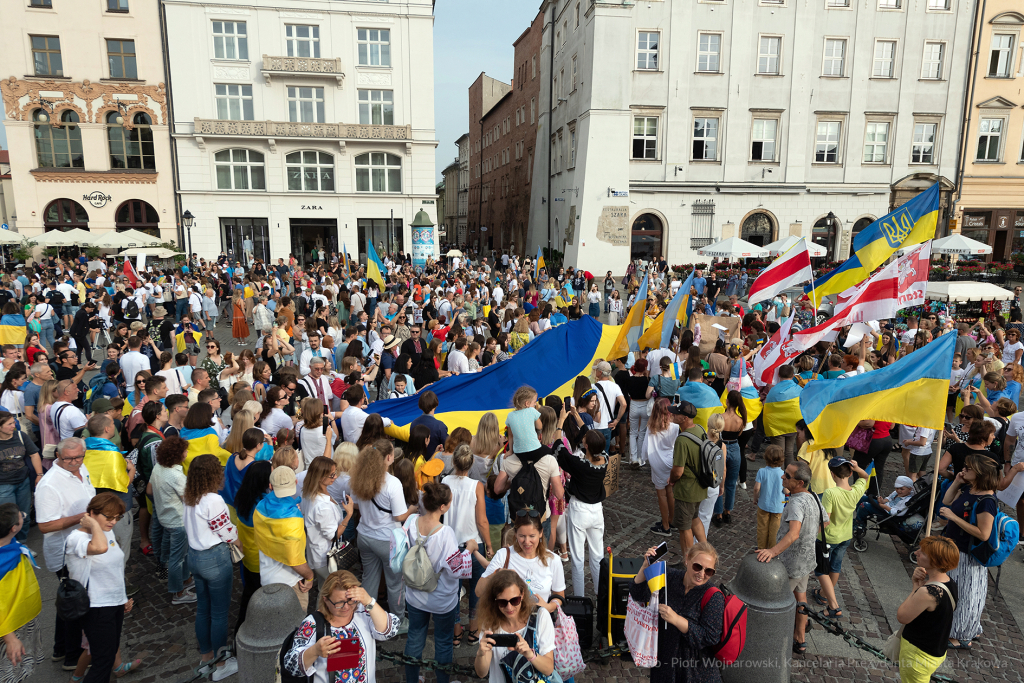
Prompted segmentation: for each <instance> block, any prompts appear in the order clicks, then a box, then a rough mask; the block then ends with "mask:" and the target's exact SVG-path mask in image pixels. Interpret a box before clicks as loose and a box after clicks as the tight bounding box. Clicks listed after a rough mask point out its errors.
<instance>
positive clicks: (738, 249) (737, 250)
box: [697, 237, 768, 258]
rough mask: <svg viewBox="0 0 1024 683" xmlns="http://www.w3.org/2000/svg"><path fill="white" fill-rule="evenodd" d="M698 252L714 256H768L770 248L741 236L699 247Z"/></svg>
mask: <svg viewBox="0 0 1024 683" xmlns="http://www.w3.org/2000/svg"><path fill="white" fill-rule="evenodd" d="M697 253H698V254H700V255H701V256H710V257H712V258H766V257H767V256H768V249H766V248H765V247H759V246H757V245H756V244H751V243H750V242H747V241H746V240H741V239H740V238H739V237H730V238H729V239H725V240H722V241H721V242H715V243H714V244H711V245H708V246H706V247H704V248H703V249H698V250H697Z"/></svg>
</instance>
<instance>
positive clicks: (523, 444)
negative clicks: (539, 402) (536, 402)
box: [505, 408, 540, 453]
mask: <svg viewBox="0 0 1024 683" xmlns="http://www.w3.org/2000/svg"><path fill="white" fill-rule="evenodd" d="M539 419H540V411H538V410H537V409H536V408H523V409H522V410H513V411H512V412H511V413H509V414H508V417H507V418H505V424H507V425H508V427H509V429H511V430H512V439H513V442H512V450H513V452H514V453H529V452H530V451H535V450H537V449H538V448H540V439H538V438H537V425H536V422H537V420H539Z"/></svg>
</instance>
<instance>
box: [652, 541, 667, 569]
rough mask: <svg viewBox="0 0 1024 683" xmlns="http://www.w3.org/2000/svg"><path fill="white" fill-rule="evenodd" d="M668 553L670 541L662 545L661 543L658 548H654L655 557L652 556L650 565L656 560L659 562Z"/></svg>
mask: <svg viewBox="0 0 1024 683" xmlns="http://www.w3.org/2000/svg"><path fill="white" fill-rule="evenodd" d="M667 553H668V543H662V544H661V545H659V546H658V547H657V548H655V549H654V557H652V558H651V561H650V562H648V565H652V564H654V563H655V562H659V561H660V560H661V558H663V557H665V555H666V554H667Z"/></svg>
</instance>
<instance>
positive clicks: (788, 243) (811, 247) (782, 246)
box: [765, 235, 828, 258]
mask: <svg viewBox="0 0 1024 683" xmlns="http://www.w3.org/2000/svg"><path fill="white" fill-rule="evenodd" d="M800 239H801V238H799V237H796V236H794V235H790V236H789V237H783V238H782V239H781V240H776V241H774V242H772V243H771V244H769V245H767V246H766V247H765V249H767V250H768V251H769V252H771V255H772V256H778V255H779V254H785V253H786V252H787V251H789V250H790V249H792V248H793V246H794V245H796V243H797V242H799V241H800ZM805 241H806V242H807V253H808V254H810V255H811V258H819V257H821V256H824V255H825V254H827V253H828V250H827V249H825V247H823V246H821V245H820V244H815V243H814V242H812V241H810V240H805Z"/></svg>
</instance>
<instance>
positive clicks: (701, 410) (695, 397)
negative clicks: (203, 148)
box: [676, 379, 725, 431]
mask: <svg viewBox="0 0 1024 683" xmlns="http://www.w3.org/2000/svg"><path fill="white" fill-rule="evenodd" d="M676 395H677V396H679V399H680V400H681V401H689V402H690V403H692V404H693V405H694V406H696V407H697V417H695V418H693V421H694V422H695V423H697V424H699V425H700V426H701V427H703V428H704V431H707V428H708V418H709V417H711V416H712V415H714V414H715V413H724V412H725V408H723V407H722V402H721V401H720V400H719V399H718V395H717V394H716V393H715V390H714V389H712V388H711V387H709V386H708V385H707V384H704V382H701V381H700V380H697V379H692V380H689V381H687V382H686V384H684V385H683V386H681V387H679V391H677V392H676Z"/></svg>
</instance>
